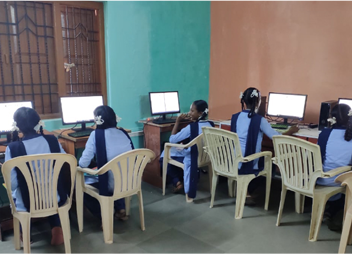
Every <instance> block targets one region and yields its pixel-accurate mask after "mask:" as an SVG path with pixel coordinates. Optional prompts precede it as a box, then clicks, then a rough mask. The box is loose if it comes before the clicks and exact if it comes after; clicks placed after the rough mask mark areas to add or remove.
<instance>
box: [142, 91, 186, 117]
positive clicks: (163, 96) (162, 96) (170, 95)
mask: <svg viewBox="0 0 352 254" xmlns="http://www.w3.org/2000/svg"><path fill="white" fill-rule="evenodd" d="M149 99H150V109H151V111H152V115H161V114H173V113H180V104H179V101H178V92H160V93H149Z"/></svg>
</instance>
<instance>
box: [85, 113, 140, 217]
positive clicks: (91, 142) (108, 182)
mask: <svg viewBox="0 0 352 254" xmlns="http://www.w3.org/2000/svg"><path fill="white" fill-rule="evenodd" d="M94 119H95V123H96V126H97V127H96V130H95V131H93V132H92V133H91V134H90V136H89V138H88V141H87V143H86V147H85V149H84V151H83V153H82V157H81V158H80V160H79V166H80V167H82V168H85V167H88V166H89V165H90V164H91V162H92V159H93V158H94V156H96V160H97V166H98V168H101V167H102V166H104V165H105V164H106V163H107V162H109V161H110V160H112V159H113V158H115V157H116V156H118V155H120V154H122V153H125V152H128V151H130V150H132V149H134V147H133V143H132V140H131V138H130V136H129V135H128V134H127V133H126V131H125V130H123V129H117V128H116V126H117V116H116V114H115V112H114V110H113V109H112V108H110V107H109V106H99V107H97V108H96V109H95V110H94ZM85 182H86V184H90V185H92V186H93V187H95V188H97V189H99V194H100V195H105V196H111V195H112V193H113V191H114V176H113V173H112V172H111V171H108V172H107V173H106V174H103V175H100V176H85ZM84 204H85V206H86V207H87V208H88V209H89V210H90V212H91V213H92V214H93V215H94V216H96V217H97V218H99V219H101V210H100V205H99V201H98V200H96V199H95V198H93V197H91V196H89V195H87V194H84ZM114 207H115V218H117V219H121V220H127V219H128V217H127V216H126V210H125V201H124V199H119V200H116V201H115V204H114Z"/></svg>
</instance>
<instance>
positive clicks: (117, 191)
mask: <svg viewBox="0 0 352 254" xmlns="http://www.w3.org/2000/svg"><path fill="white" fill-rule="evenodd" d="M154 158H155V154H154V152H153V151H152V150H149V149H134V150H131V151H129V152H126V153H123V154H120V155H118V156H116V157H115V158H114V159H112V160H111V161H109V162H108V163H106V164H105V165H104V166H103V167H102V168H101V169H100V173H99V175H101V174H104V173H106V172H108V171H111V172H112V173H113V176H114V194H113V197H120V196H126V195H129V194H131V195H132V194H134V193H136V192H138V191H139V190H140V188H141V182H142V175H143V172H144V169H145V167H146V165H147V163H148V162H150V161H152V160H153V159H154Z"/></svg>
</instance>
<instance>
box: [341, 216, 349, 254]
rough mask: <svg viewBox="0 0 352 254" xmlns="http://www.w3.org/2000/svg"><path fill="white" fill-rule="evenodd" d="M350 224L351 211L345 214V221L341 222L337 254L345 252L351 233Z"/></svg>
mask: <svg viewBox="0 0 352 254" xmlns="http://www.w3.org/2000/svg"><path fill="white" fill-rule="evenodd" d="M351 224H352V210H351V211H348V212H347V214H346V216H345V220H344V222H343V228H342V234H341V240H340V247H339V253H345V252H346V246H347V242H348V238H349V235H350V232H351Z"/></svg>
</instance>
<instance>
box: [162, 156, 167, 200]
mask: <svg viewBox="0 0 352 254" xmlns="http://www.w3.org/2000/svg"><path fill="white" fill-rule="evenodd" d="M167 156H168V155H167V154H166V153H165V156H164V159H163V196H165V189H166V175H167V164H168V159H167V158H166V157H167Z"/></svg>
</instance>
